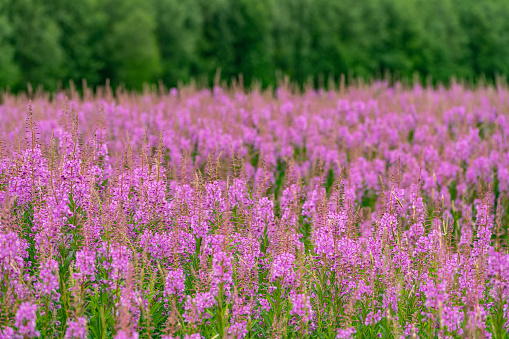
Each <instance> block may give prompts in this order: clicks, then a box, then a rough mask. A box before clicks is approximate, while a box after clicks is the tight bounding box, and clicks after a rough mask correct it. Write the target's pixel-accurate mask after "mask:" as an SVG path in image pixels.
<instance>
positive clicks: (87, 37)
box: [45, 0, 106, 86]
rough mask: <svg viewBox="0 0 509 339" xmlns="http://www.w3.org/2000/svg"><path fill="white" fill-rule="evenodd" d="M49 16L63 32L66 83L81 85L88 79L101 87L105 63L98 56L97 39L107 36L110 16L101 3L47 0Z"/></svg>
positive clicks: (64, 78) (62, 43)
mask: <svg viewBox="0 0 509 339" xmlns="http://www.w3.org/2000/svg"><path fill="white" fill-rule="evenodd" d="M45 5H46V7H47V9H48V12H49V13H52V17H53V18H54V20H55V22H56V23H57V24H58V26H59V28H60V32H61V34H60V35H59V44H60V46H61V47H62V49H63V54H64V62H63V64H62V73H63V75H62V76H63V78H62V80H73V81H74V82H75V83H77V84H78V85H79V84H80V83H81V80H82V79H86V80H87V81H88V83H89V84H90V85H92V86H96V85H99V84H101V83H102V82H103V81H104V79H101V78H100V75H99V70H100V69H101V67H103V65H104V62H103V60H100V59H99V57H98V55H97V53H96V49H97V46H96V45H97V37H98V36H99V37H100V36H101V35H103V34H104V29H105V28H106V26H105V23H106V16H105V14H104V13H103V12H101V11H100V7H99V1H98V0H75V1H67V0H46V1H45Z"/></svg>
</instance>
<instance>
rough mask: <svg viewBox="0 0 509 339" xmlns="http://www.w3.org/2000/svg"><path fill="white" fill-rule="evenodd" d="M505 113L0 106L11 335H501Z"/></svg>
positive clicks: (122, 104) (71, 102) (200, 102)
mask: <svg viewBox="0 0 509 339" xmlns="http://www.w3.org/2000/svg"><path fill="white" fill-rule="evenodd" d="M508 112H509V90H508V89H507V88H505V87H504V86H499V87H496V88H490V87H481V88H477V89H467V88H465V87H462V86H459V85H453V86H451V87H450V88H448V89H444V88H438V89H432V88H422V87H419V86H416V87H413V88H410V89H404V88H402V87H401V86H395V87H389V86H387V85H386V84H384V83H374V84H372V85H369V86H367V85H359V86H353V87H350V88H347V89H344V88H342V89H341V90H338V91H328V92H327V91H323V90H322V91H313V90H308V91H305V92H304V93H301V94H293V93H292V91H290V90H289V89H288V88H279V89H277V90H276V92H275V93H272V92H260V91H256V90H254V91H251V92H249V93H246V92H244V91H242V90H240V89H237V90H226V89H222V88H219V87H215V88H214V89H213V90H197V89H194V88H192V87H188V88H182V89H180V90H176V89H172V90H171V91H169V93H165V92H164V91H160V92H153V93H152V92H149V91H147V92H146V93H145V94H143V95H136V94H132V93H124V92H118V93H116V94H115V95H112V93H111V91H108V90H107V91H103V92H101V91H98V92H97V93H96V94H92V93H91V92H90V91H85V93H84V95H83V96H82V97H79V96H77V95H76V94H75V93H68V94H67V96H64V95H63V94H60V95H57V96H55V97H54V98H52V99H49V98H48V97H47V96H46V95H44V94H40V95H37V96H35V97H33V98H32V100H31V101H30V102H29V100H28V99H27V98H26V97H23V96H4V98H3V104H2V105H1V106H0V118H1V119H0V135H1V140H2V147H1V156H0V203H1V213H0V215H1V224H0V338H23V339H25V338H37V337H40V338H118V339H120V338H164V339H170V338H303V337H310V338H497V339H499V338H509V334H508V329H509V322H508V319H509V255H508V254H507V247H506V245H507V239H508V233H507V229H508V225H509V219H508V214H507V213H508V209H509V113H508ZM22 117H23V118H22ZM24 118H26V119H25V120H24Z"/></svg>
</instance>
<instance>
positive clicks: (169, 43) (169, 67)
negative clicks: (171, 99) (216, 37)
mask: <svg viewBox="0 0 509 339" xmlns="http://www.w3.org/2000/svg"><path fill="white" fill-rule="evenodd" d="M152 4H153V8H154V10H155V13H156V20H157V22H156V24H157V27H156V36H157V42H158V46H159V51H160V55H161V65H162V75H161V78H162V80H163V81H164V82H165V83H166V84H168V85H170V86H174V85H176V84H177V82H178V81H179V80H181V81H188V80H189V79H190V76H191V74H192V72H193V70H195V69H196V67H197V62H198V59H197V44H198V40H199V38H200V33H201V23H202V17H201V13H200V7H199V3H198V1H197V0H187V1H179V0H152Z"/></svg>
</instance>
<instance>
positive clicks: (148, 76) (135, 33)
mask: <svg viewBox="0 0 509 339" xmlns="http://www.w3.org/2000/svg"><path fill="white" fill-rule="evenodd" d="M100 10H102V11H103V13H105V14H106V15H107V18H106V20H105V26H103V27H101V29H102V33H103V34H102V35H100V36H99V35H97V36H96V38H97V39H99V40H97V41H94V44H95V45H96V46H97V47H96V48H97V50H96V53H97V55H98V57H99V59H100V60H102V61H103V63H104V64H103V67H102V68H101V70H100V72H99V74H100V76H101V78H102V79H107V78H109V79H110V80H111V83H112V84H113V85H117V84H120V83H123V84H125V85H126V86H127V87H128V88H137V89H140V88H141V86H142V84H143V83H144V82H153V81H156V80H157V79H158V78H159V75H160V71H161V60H160V55H159V49H158V45H157V40H156V36H155V28H156V20H155V14H154V11H153V8H152V6H151V4H150V3H149V2H147V1H144V0H108V1H104V2H103V5H102V8H101V9H100Z"/></svg>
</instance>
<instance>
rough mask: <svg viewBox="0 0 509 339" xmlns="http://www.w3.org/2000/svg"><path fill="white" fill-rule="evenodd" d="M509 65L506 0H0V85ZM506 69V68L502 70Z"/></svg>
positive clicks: (443, 71) (494, 72)
mask: <svg viewBox="0 0 509 339" xmlns="http://www.w3.org/2000/svg"><path fill="white" fill-rule="evenodd" d="M218 69H220V76H221V79H224V80H226V81H231V79H232V78H237V79H238V76H239V74H242V79H243V83H244V84H245V85H247V86H250V85H251V84H253V82H255V81H256V83H258V84H261V85H262V86H264V87H266V86H270V85H274V84H276V82H277V81H278V79H281V78H282V77H284V76H288V78H289V79H290V80H292V81H294V82H296V83H298V84H303V83H309V82H311V83H313V84H314V85H315V86H317V85H320V84H321V83H322V82H323V84H324V85H326V84H327V82H328V81H329V79H334V80H335V81H338V79H339V78H340V76H341V74H346V75H350V76H353V77H364V78H380V77H382V76H384V74H391V75H393V76H396V77H398V78H399V79H412V78H413V77H414V75H415V74H418V75H419V76H420V79H428V81H429V80H431V81H433V82H434V83H437V82H445V83H447V82H448V81H449V80H450V79H451V77H455V78H457V79H465V80H468V81H475V79H482V78H486V79H488V80H490V79H491V80H493V79H495V77H497V76H498V75H507V74H509V1H508V0H341V1H338V0H0V88H3V89H6V88H8V89H10V90H12V91H19V90H24V89H26V88H27V83H28V82H29V83H31V86H32V87H33V88H36V87H37V86H40V85H43V86H44V89H46V90H54V89H56V88H57V87H58V86H60V85H59V81H60V84H61V86H63V87H68V86H69V81H70V80H72V81H74V82H75V83H76V86H77V87H79V86H81V84H82V79H86V81H87V83H88V86H90V87H92V86H97V85H103V84H105V82H106V79H110V83H111V84H112V85H114V86H116V85H119V84H123V85H124V86H125V87H127V88H131V89H140V88H142V85H143V83H147V82H148V83H157V82H158V81H162V82H163V83H164V84H165V85H167V86H175V85H177V84H178V82H179V81H181V82H183V83H187V82H189V81H190V79H206V80H204V81H206V82H209V83H211V82H212V81H213V79H214V76H215V74H217V71H218ZM503 77H505V76H503Z"/></svg>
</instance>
